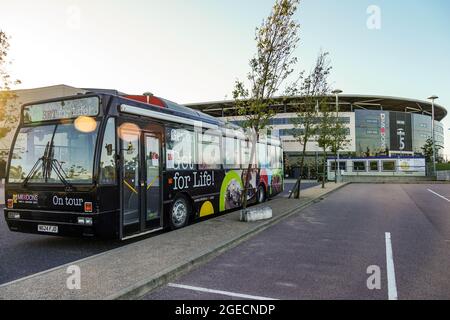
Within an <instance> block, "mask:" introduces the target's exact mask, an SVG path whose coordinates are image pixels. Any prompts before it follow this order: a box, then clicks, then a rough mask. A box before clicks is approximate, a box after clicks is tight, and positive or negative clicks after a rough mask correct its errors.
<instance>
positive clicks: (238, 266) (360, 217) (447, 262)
mask: <svg viewBox="0 0 450 320" xmlns="http://www.w3.org/2000/svg"><path fill="white" fill-rule="evenodd" d="M446 199H447V200H446ZM386 233H390V235H391V243H392V245H391V246H390V245H388V244H387V243H386V242H387V241H386ZM388 247H391V248H392V252H393V254H392V257H393V260H390V259H389V258H388V256H389V255H388V254H387V248H388ZM388 261H392V265H393V268H392V269H389V272H390V275H393V274H394V273H395V277H392V278H391V279H390V280H389V281H388V277H387V274H388V268H387V263H388ZM369 266H378V267H379V269H380V271H381V274H380V275H381V278H380V284H381V287H380V289H379V290H378V289H375V290H369V289H368V287H367V279H368V278H369V276H370V275H369V274H367V269H368V267H369ZM392 279H395V284H394V281H392ZM180 285H181V286H188V287H181V288H180ZM389 286H390V290H389V289H388V288H389ZM395 289H396V291H397V294H398V298H399V299H450V185H448V184H447V185H375V184H374V185H359V184H353V185H349V186H347V187H345V188H344V189H341V190H339V191H338V192H336V193H334V194H332V195H330V196H329V197H328V198H326V199H325V200H323V201H321V202H319V203H317V204H315V205H313V206H311V207H309V208H308V209H306V210H304V211H303V212H302V213H301V214H299V215H295V216H293V217H290V218H288V219H286V220H284V221H282V222H281V223H279V224H277V225H275V226H273V227H271V228H269V229H267V230H265V231H263V232H262V233H260V234H259V235H257V236H255V237H254V238H252V239H250V240H248V241H246V242H244V243H242V244H240V245H239V246H237V247H235V248H234V249H232V250H230V251H227V252H226V253H224V254H222V255H220V256H218V257H217V258H215V259H213V260H212V261H210V262H209V263H207V264H205V265H203V266H201V267H199V268H197V269H196V270H194V271H192V272H190V273H189V274H187V275H185V276H182V277H180V278H178V279H176V280H175V281H173V283H172V284H170V285H169V286H165V287H163V288H160V289H158V290H156V291H154V292H152V293H150V294H148V295H147V296H146V297H145V299H158V300H166V299H169V300H170V299H192V300H196V299H241V298H242V296H240V295H242V294H245V295H250V296H251V297H254V298H258V297H265V298H273V299H388V297H389V292H391V295H392V293H393V292H394V290H395ZM211 290H213V291H211Z"/></svg>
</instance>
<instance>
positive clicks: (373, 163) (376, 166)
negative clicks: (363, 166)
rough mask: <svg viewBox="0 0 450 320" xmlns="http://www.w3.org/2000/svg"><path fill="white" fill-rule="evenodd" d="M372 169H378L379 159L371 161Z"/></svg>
mask: <svg viewBox="0 0 450 320" xmlns="http://www.w3.org/2000/svg"><path fill="white" fill-rule="evenodd" d="M369 168H370V171H378V161H370V162H369Z"/></svg>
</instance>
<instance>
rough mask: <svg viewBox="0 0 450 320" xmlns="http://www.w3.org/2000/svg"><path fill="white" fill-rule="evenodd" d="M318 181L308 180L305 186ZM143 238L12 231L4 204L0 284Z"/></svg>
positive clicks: (0, 211)
mask: <svg viewBox="0 0 450 320" xmlns="http://www.w3.org/2000/svg"><path fill="white" fill-rule="evenodd" d="M314 185H315V184H308V183H305V184H304V185H303V187H302V188H309V187H312V186H314ZM289 186H290V185H289V184H286V188H285V189H286V190H288V189H289ZM291 187H292V186H291ZM285 193H286V194H287V191H285ZM279 196H285V194H282V195H279ZM151 236H155V235H151ZM139 240H141V239H139V238H138V239H134V240H132V241H127V242H119V241H104V240H95V239H74V238H61V237H48V236H41V235H30V234H23V233H15V232H10V231H9V230H8V227H7V225H6V222H5V220H4V218H3V206H0V284H3V283H6V282H10V281H13V280H16V279H19V278H22V277H25V276H28V275H31V274H34V273H38V272H41V271H45V270H48V269H51V268H54V267H57V266H60V265H64V264H67V263H70V262H74V261H76V260H79V259H83V258H87V257H89V256H92V255H95V254H99V253H102V252H104V251H107V250H111V249H114V248H116V247H119V246H122V245H125V244H129V243H130V242H133V241H139Z"/></svg>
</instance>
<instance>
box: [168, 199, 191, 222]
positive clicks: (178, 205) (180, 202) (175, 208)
mask: <svg viewBox="0 0 450 320" xmlns="http://www.w3.org/2000/svg"><path fill="white" fill-rule="evenodd" d="M189 215H190V206H189V204H188V202H187V200H186V198H185V197H179V198H177V199H175V201H174V203H173V205H172V210H171V211H170V228H171V229H172V230H175V229H180V228H183V227H185V226H186V225H187V223H188V221H189Z"/></svg>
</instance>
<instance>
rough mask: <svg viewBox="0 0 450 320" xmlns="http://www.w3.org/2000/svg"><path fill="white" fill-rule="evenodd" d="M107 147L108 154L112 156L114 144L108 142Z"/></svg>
mask: <svg viewBox="0 0 450 320" xmlns="http://www.w3.org/2000/svg"><path fill="white" fill-rule="evenodd" d="M105 148H106V152H107V154H108V156H112V154H113V145H112V144H107V145H106V146H105Z"/></svg>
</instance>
